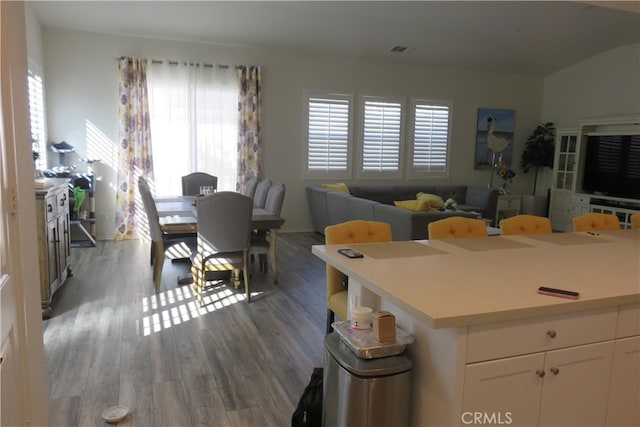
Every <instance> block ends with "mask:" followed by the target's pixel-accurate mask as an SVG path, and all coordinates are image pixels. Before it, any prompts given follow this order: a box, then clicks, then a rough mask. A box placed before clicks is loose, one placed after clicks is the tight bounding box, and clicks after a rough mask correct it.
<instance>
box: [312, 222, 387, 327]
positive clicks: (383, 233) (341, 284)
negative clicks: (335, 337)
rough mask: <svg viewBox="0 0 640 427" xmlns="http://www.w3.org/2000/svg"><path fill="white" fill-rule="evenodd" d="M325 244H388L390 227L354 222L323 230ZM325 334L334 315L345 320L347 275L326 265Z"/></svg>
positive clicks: (380, 223) (384, 223)
mask: <svg viewBox="0 0 640 427" xmlns="http://www.w3.org/2000/svg"><path fill="white" fill-rule="evenodd" d="M324 239H325V244H327V245H335V244H340V243H346V244H349V243H374V242H390V241H391V240H393V239H392V234H391V225H389V224H387V223H386V222H378V221H364V220H354V221H347V222H343V223H340V224H334V225H329V226H327V227H325V229H324ZM326 268H327V279H326V280H327V334H328V333H330V332H331V324H332V323H333V321H334V319H335V315H336V314H337V315H338V317H339V318H340V319H342V320H347V305H348V304H347V299H348V291H347V286H346V283H347V280H348V279H347V275H346V274H344V273H343V272H341V271H340V270H338V269H336V268H334V267H332V266H330V265H329V264H327V267H326Z"/></svg>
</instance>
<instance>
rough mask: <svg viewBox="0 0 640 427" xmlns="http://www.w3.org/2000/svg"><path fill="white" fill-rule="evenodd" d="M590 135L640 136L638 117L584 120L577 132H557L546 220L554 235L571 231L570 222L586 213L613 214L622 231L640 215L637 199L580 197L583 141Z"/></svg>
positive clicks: (599, 196)
mask: <svg viewBox="0 0 640 427" xmlns="http://www.w3.org/2000/svg"><path fill="white" fill-rule="evenodd" d="M591 133H612V134H615V133H621V134H624V133H626V134H629V133H634V134H636V133H637V134H640V116H621V117H612V118H603V119H593V120H585V121H583V122H581V123H580V127H579V128H577V129H559V130H558V131H557V134H556V147H555V157H554V162H553V185H552V188H551V199H550V204H549V219H550V220H551V226H552V227H553V229H554V230H556V231H572V230H573V225H572V222H571V220H572V218H573V217H575V216H578V215H582V214H585V213H589V212H600V213H609V214H614V215H616V216H617V217H618V219H619V220H620V225H621V227H622V228H630V227H631V221H630V217H631V215H632V214H634V213H637V212H640V200H639V199H625V198H620V197H610V196H606V195H596V194H584V193H581V191H582V176H583V174H584V161H585V151H586V150H585V149H586V140H587V138H588V135H589V134H591Z"/></svg>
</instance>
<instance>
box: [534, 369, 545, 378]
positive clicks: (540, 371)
mask: <svg viewBox="0 0 640 427" xmlns="http://www.w3.org/2000/svg"><path fill="white" fill-rule="evenodd" d="M536 375H537V376H539V377H540V378H544V370H542V369H538V370H537V371H536Z"/></svg>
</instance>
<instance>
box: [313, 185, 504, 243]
mask: <svg viewBox="0 0 640 427" xmlns="http://www.w3.org/2000/svg"><path fill="white" fill-rule="evenodd" d="M349 192H350V194H346V193H340V192H335V191H330V190H327V189H325V188H324V187H321V186H319V185H318V186H310V187H307V202H308V204H309V212H310V213H311V221H312V223H313V228H314V230H315V231H316V232H318V233H320V234H324V228H325V227H326V226H327V225H333V224H339V223H341V222H345V221H351V220H354V219H363V220H367V221H381V222H386V223H388V224H390V225H391V231H392V233H393V239H394V240H416V239H427V238H428V237H429V236H428V230H427V226H428V224H429V223H430V222H432V221H437V220H439V219H443V218H447V217H450V216H466V217H470V218H475V217H477V213H480V214H481V215H482V217H483V218H488V219H491V220H492V221H493V220H494V218H493V216H495V211H496V203H497V200H498V190H490V189H488V188H487V187H482V186H471V185H397V186H349ZM419 192H424V193H431V194H437V195H439V196H441V197H442V198H443V199H444V200H446V199H448V198H450V197H451V198H453V199H455V200H456V202H457V204H458V210H459V211H428V212H414V211H410V210H408V209H404V208H399V207H396V206H394V204H393V202H394V201H396V200H415V198H416V194H418V193H419ZM460 211H468V212H460ZM474 212H477V213H474Z"/></svg>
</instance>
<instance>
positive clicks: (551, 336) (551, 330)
mask: <svg viewBox="0 0 640 427" xmlns="http://www.w3.org/2000/svg"><path fill="white" fill-rule="evenodd" d="M547 335H549V338H555V337H556V331H554V330H553V329H549V330H548V331H547Z"/></svg>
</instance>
